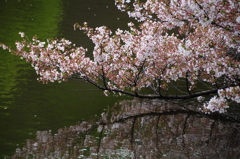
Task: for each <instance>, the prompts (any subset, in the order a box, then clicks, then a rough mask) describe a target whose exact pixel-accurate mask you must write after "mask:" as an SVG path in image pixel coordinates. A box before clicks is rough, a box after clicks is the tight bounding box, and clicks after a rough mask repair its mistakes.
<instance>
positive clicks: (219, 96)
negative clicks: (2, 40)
mask: <svg viewBox="0 0 240 159" xmlns="http://www.w3.org/2000/svg"><path fill="white" fill-rule="evenodd" d="M130 2H132V6H131V3H130ZM115 4H116V5H117V7H118V8H119V9H120V10H122V11H125V12H127V13H128V15H129V17H132V18H135V19H136V20H138V21H139V23H140V24H139V25H138V26H135V25H134V23H132V22H130V23H128V26H129V29H128V30H121V29H120V28H119V29H117V30H116V31H115V32H114V33H113V32H112V31H111V30H110V29H108V28H107V27H106V26H100V27H97V28H91V27H88V24H87V22H85V23H84V24H83V26H81V25H79V24H75V25H74V29H80V30H81V31H84V32H85V33H86V35H87V36H88V37H89V38H90V39H91V40H92V42H93V43H94V49H93V59H90V58H88V57H86V56H85V52H86V50H87V49H86V48H83V47H76V46H75V45H74V44H72V43H71V42H70V41H69V40H66V39H59V40H50V39H48V40H47V41H46V42H44V41H39V40H38V39H37V38H36V37H33V39H32V41H28V40H27V37H26V36H25V35H24V33H22V32H20V33H19V34H20V35H21V37H23V40H22V41H20V42H16V50H12V49H10V48H9V47H7V46H5V45H4V44H1V45H0V46H1V47H2V48H4V49H9V51H11V52H12V53H14V54H16V55H18V56H20V57H22V58H24V59H25V60H26V61H28V62H30V63H31V64H32V66H33V67H34V69H35V70H36V73H37V74H39V75H40V77H39V78H38V80H40V81H42V82H44V83H47V82H54V81H59V82H61V81H66V80H67V79H68V78H81V79H83V80H86V81H88V82H90V83H91V84H93V85H95V86H97V87H98V88H100V89H102V90H104V94H106V95H107V94H108V93H109V92H114V93H119V94H127V95H131V96H137V97H141V98H160V99H177V100H179V99H190V98H197V97H199V98H198V99H199V101H201V102H203V101H204V100H206V99H207V98H203V96H205V95H214V94H215V96H213V97H212V98H211V99H210V100H209V101H205V104H204V108H205V109H204V110H206V111H210V112H215V111H218V112H220V113H225V112H226V109H227V108H228V106H229V103H231V102H230V101H232V102H236V103H240V100H239V96H240V95H239V94H240V93H239V92H240V91H239V85H240V83H239V81H240V80H239V77H240V67H239V66H240V60H239V59H240V57H239V52H240V43H239V42H240V36H239V35H240V26H239V17H240V6H239V5H240V4H239V2H237V1H234V0H227V1H226V0H217V1H216V0H171V1H165V0H146V1H145V2H143V3H142V2H139V1H137V0H133V1H130V0H125V1H123V0H116V1H115ZM146 89H148V90H149V91H144V90H146ZM146 92H148V93H146ZM149 92H150V93H149ZM200 97H201V98H200ZM200 99H201V100H200Z"/></svg>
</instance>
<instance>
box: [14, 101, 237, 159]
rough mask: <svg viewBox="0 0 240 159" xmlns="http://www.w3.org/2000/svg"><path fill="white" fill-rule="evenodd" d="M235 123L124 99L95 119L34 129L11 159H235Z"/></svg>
mask: <svg viewBox="0 0 240 159" xmlns="http://www.w3.org/2000/svg"><path fill="white" fill-rule="evenodd" d="M239 141H240V122H239V121H238V122H236V121H234V120H232V119H227V118H225V117H224V116H218V115H206V114H202V113H200V112H198V111H197V110H196V109H195V107H191V106H188V107H187V108H186V107H185V108H184V107H182V106H180V105H179V104H176V103H172V102H166V101H162V100H140V99H134V100H123V101H122V102H120V103H116V104H115V106H114V107H113V108H110V109H108V110H107V111H105V112H104V113H102V114H101V117H100V118H99V119H95V120H91V121H84V122H81V123H79V124H77V125H74V126H70V127H67V128H62V129H59V130H58V133H57V134H55V135H52V134H51V133H49V131H38V132H37V138H36V139H35V140H28V141H27V143H26V145H25V147H24V148H23V149H18V150H17V153H16V154H15V155H14V157H13V158H16V159H17V158H19V157H26V156H28V157H29V158H36V159H41V158H48V159H54V158H69V159H70V158H98V159H103V158H114V159H115V158H121V159H133V158H136V159H141V158H144V159H162V158H164V159H187V158H190V159H237V158H239V157H240V151H239V150H240V142H239Z"/></svg>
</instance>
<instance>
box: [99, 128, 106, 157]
mask: <svg viewBox="0 0 240 159" xmlns="http://www.w3.org/2000/svg"><path fill="white" fill-rule="evenodd" d="M104 128H105V124H103V125H102V130H101V132H100V135H99V140H98V146H97V158H98V157H99V150H100V147H101V142H102V138H103V131H104Z"/></svg>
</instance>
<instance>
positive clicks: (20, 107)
mask: <svg viewBox="0 0 240 159" xmlns="http://www.w3.org/2000/svg"><path fill="white" fill-rule="evenodd" d="M85 21H87V22H88V23H89V26H92V27H96V26H101V25H106V26H109V28H111V29H113V30H116V29H117V28H118V27H121V28H123V29H125V28H126V27H127V25H126V24H127V22H129V21H130V20H129V19H128V17H127V15H126V14H125V13H121V12H120V11H118V10H117V8H116V7H115V6H114V0H51V1H46V0H0V43H5V44H7V45H10V46H14V42H15V41H16V40H18V39H19V34H18V32H19V31H22V32H25V33H26V35H27V36H28V37H29V38H30V37H32V36H34V35H37V36H38V37H39V38H40V39H41V40H44V39H47V38H52V37H64V38H66V39H69V40H71V41H73V42H74V43H76V44H77V45H83V46H84V47H92V46H93V45H92V43H91V41H90V40H88V39H87V38H86V36H85V35H83V33H82V32H81V31H74V30H73V24H74V23H76V22H78V23H79V24H82V23H83V22H85ZM89 56H91V55H90V52H89ZM36 78H37V75H36V74H35V71H34V70H33V68H32V67H31V66H30V64H29V63H26V62H25V61H23V60H21V59H20V58H19V57H16V56H13V55H11V54H10V53H9V52H8V51H6V50H2V49H0V158H4V156H9V155H11V154H13V153H14V152H15V149H16V148H17V147H19V146H20V147H21V145H22V143H24V142H25V141H26V139H31V138H35V133H36V131H38V130H52V132H53V133H56V132H57V130H58V129H59V128H61V127H64V126H70V125H73V124H76V123H77V122H78V121H82V120H87V119H89V118H90V117H91V116H94V115H95V114H99V113H101V112H102V110H103V109H105V108H107V107H108V106H112V105H113V104H114V103H115V102H116V101H118V100H120V98H118V97H105V96H104V95H103V94H102V92H101V91H99V90H97V89H96V88H95V87H93V86H91V85H89V84H87V83H85V82H83V81H75V80H72V81H69V82H67V83H61V84H58V83H51V84H47V85H43V84H42V83H39V82H38V81H37V80H36ZM76 89H78V90H80V91H75V90H76Z"/></svg>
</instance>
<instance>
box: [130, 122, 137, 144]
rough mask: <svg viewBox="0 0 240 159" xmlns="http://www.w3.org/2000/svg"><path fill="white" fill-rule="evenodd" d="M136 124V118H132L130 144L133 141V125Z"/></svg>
mask: <svg viewBox="0 0 240 159" xmlns="http://www.w3.org/2000/svg"><path fill="white" fill-rule="evenodd" d="M135 122H136V118H133V122H132V129H131V140H130V142H131V143H133V139H134V125H135Z"/></svg>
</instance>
